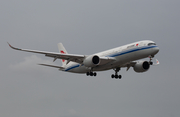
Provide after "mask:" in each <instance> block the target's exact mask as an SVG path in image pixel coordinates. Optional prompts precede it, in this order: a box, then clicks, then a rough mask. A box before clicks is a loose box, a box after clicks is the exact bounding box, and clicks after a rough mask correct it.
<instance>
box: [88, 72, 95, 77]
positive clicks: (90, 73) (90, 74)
mask: <svg viewBox="0 0 180 117" xmlns="http://www.w3.org/2000/svg"><path fill="white" fill-rule="evenodd" d="M86 75H87V76H97V73H96V72H87V73H86Z"/></svg>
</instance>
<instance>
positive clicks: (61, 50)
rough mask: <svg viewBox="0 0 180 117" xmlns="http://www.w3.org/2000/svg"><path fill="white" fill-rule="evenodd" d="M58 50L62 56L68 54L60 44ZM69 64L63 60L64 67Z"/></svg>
mask: <svg viewBox="0 0 180 117" xmlns="http://www.w3.org/2000/svg"><path fill="white" fill-rule="evenodd" d="M58 49H59V52H60V53H61V54H67V51H66V49H65V48H64V46H63V44H62V43H58ZM66 63H67V60H64V59H62V65H63V66H65V65H66Z"/></svg>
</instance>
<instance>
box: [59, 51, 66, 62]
mask: <svg viewBox="0 0 180 117" xmlns="http://www.w3.org/2000/svg"><path fill="white" fill-rule="evenodd" d="M60 53H61V54H66V53H65V52H64V51H63V50H61V51H60ZM64 61H65V60H64V59H62V62H64Z"/></svg>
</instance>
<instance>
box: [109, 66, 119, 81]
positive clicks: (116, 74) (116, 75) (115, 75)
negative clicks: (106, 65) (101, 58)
mask: <svg viewBox="0 0 180 117" xmlns="http://www.w3.org/2000/svg"><path fill="white" fill-rule="evenodd" d="M114 71H115V74H112V75H111V78H116V79H121V78H122V76H121V75H118V72H119V71H120V67H118V68H116V69H114Z"/></svg>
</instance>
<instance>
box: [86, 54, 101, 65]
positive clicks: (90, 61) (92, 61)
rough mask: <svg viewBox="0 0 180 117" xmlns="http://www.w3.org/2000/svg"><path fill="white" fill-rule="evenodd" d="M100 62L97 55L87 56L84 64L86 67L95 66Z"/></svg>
mask: <svg viewBox="0 0 180 117" xmlns="http://www.w3.org/2000/svg"><path fill="white" fill-rule="evenodd" d="M99 63H100V59H99V57H98V56H97V55H90V56H87V57H86V58H85V59H84V61H83V64H84V65H85V66H86V67H95V66H97V65H99Z"/></svg>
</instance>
